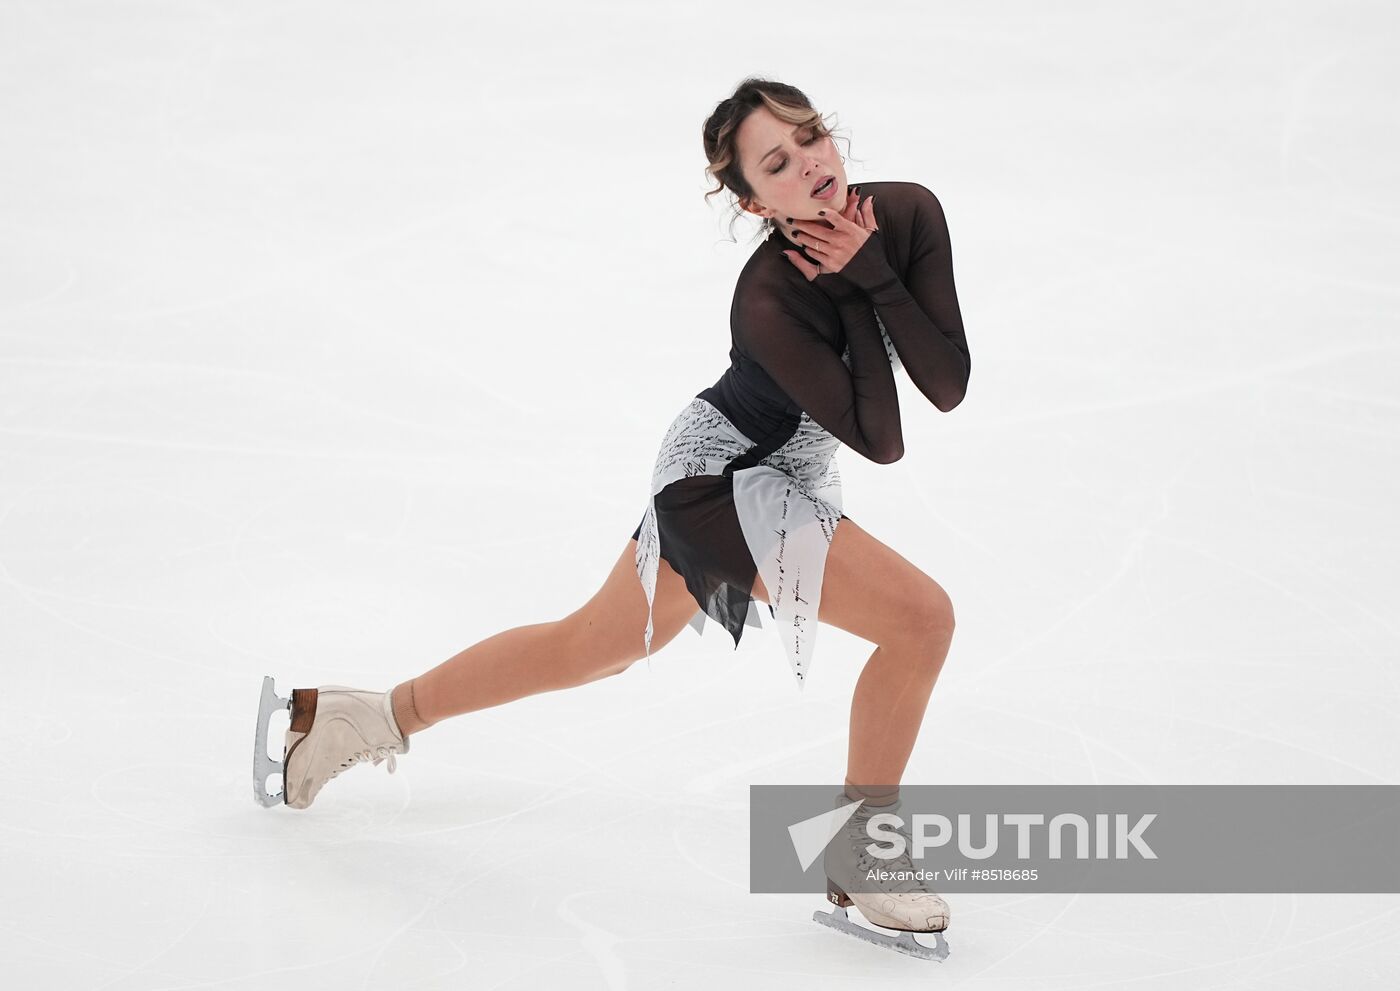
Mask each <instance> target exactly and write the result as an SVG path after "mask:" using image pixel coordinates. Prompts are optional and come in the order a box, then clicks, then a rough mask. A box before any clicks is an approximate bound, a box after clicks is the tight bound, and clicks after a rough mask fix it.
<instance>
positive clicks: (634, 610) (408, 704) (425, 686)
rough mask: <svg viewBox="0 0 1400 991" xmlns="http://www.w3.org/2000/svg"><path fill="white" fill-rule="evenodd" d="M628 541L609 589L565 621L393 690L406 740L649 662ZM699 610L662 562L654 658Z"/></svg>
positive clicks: (507, 635)
mask: <svg viewBox="0 0 1400 991" xmlns="http://www.w3.org/2000/svg"><path fill="white" fill-rule="evenodd" d="M636 549H637V542H636V541H635V540H628V542H627V545H626V547H624V548H623V551H622V553H621V554H620V555H619V556H618V559H617V561H616V563H615V564H614V565H613V568H612V572H611V573H610V574H609V575H608V577H607V580H606V581H605V582H604V584H603V587H602V588H600V589H599V590H598V592H597V593H596V594H595V595H594V596H593V597H592V598H591V599H590V600H589V601H588V602H587V603H586V604H585V605H583V606H582V607H581V608H579V609H578V610H577V611H575V612H573V613H571V614H570V615H569V616H566V617H565V618H564V619H560V620H554V621H552V622H547V623H535V624H532V625H529V626H517V627H515V628H513V629H509V630H505V631H504V632H501V633H497V634H495V635H494V636H491V637H488V638H487V639H485V640H482V641H481V642H480V643H477V644H473V645H472V646H470V647H468V648H466V649H465V650H463V651H461V652H460V653H458V654H456V655H454V656H452V657H450V658H448V659H447V660H445V661H443V662H442V663H441V664H439V665H438V666H437V667H435V668H432V669H431V670H429V671H427V672H425V673H423V674H421V675H419V676H418V677H416V678H412V679H410V680H408V681H405V682H403V683H402V684H400V685H398V686H397V687H395V688H394V695H393V702H394V715H395V717H396V718H397V720H398V722H399V726H400V728H401V729H402V730H403V732H404V733H405V734H411V733H415V732H419V731H421V730H423V729H425V728H426V727H428V726H431V725H433V724H434V723H437V722H441V721H442V720H444V719H447V718H449V717H450V716H456V715H461V714H462V713H465V712H474V711H476V710H477V709H486V708H490V707H491V706H495V705H502V704H504V703H506V702H510V701H513V700H515V699H518V698H523V697H524V696H526V695H535V694H538V693H540V692H552V691H558V690H559V689H563V688H572V687H574V686H576V685H582V684H586V683H588V682H590V681H596V680H598V679H599V678H604V677H607V676H608V675H613V674H620V673H621V672H623V671H625V670H626V669H627V668H628V667H629V666H631V664H632V663H633V662H634V661H636V660H638V659H639V658H641V657H642V656H644V654H645V650H644V646H643V642H642V631H643V630H644V629H645V628H646V620H647V611H646V609H647V603H646V595H645V593H644V591H643V589H642V583H641V581H640V580H639V579H638V577H637V570H636ZM697 608H698V607H697V606H696V604H695V600H694V598H692V597H691V595H690V592H689V591H688V590H687V589H686V587H685V581H684V579H682V578H681V577H680V576H679V575H678V574H676V572H675V571H674V570H673V569H672V568H671V566H670V565H669V564H667V563H666V561H665V560H664V559H663V560H662V561H661V563H660V568H659V569H658V572H657V578H656V596H655V600H654V603H653V613H652V623H653V632H652V644H651V649H652V652H653V653H655V652H656V651H657V650H659V649H660V648H661V647H663V646H665V645H666V644H667V643H669V642H670V641H671V640H672V639H674V638H675V636H676V635H677V634H678V633H679V632H680V631H681V630H682V629H684V627H685V624H686V622H687V621H688V620H689V619H690V618H691V617H692V616H693V615H694V614H695V610H696V609H697Z"/></svg>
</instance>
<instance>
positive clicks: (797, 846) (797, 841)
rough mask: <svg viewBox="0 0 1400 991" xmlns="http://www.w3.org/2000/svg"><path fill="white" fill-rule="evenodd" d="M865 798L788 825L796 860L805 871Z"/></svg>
mask: <svg viewBox="0 0 1400 991" xmlns="http://www.w3.org/2000/svg"><path fill="white" fill-rule="evenodd" d="M864 801H865V799H863V798H862V799H860V800H858V801H855V802H852V803H851V804H849V805H843V806H841V807H840V808H839V809H832V810H831V811H830V812H823V813H821V814H820V815H814V816H812V818H810V819H803V820H802V821H801V822H795V823H793V824H792V825H791V826H789V827H788V838H789V839H791V840H792V848H793V850H794V851H796V853H797V862H798V863H800V864H801V865H802V869H803V870H804V871H805V870H806V869H807V868H808V867H811V866H812V864H813V862H815V861H816V859H817V858H818V857H820V856H821V853H822V851H823V850H825V849H826V845H827V844H828V843H830V842H831V838H832V837H833V836H835V835H836V834H837V833H839V832H841V827H842V826H844V825H846V822H847V821H848V820H849V819H850V818H851V816H853V815H855V814H856V809H858V808H860V805H861V802H864Z"/></svg>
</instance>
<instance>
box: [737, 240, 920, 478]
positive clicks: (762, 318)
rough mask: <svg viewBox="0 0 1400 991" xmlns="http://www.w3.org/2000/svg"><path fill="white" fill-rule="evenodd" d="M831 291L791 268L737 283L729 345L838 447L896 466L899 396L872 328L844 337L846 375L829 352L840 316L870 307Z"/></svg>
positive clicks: (786, 263)
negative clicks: (847, 350)
mask: <svg viewBox="0 0 1400 991" xmlns="http://www.w3.org/2000/svg"><path fill="white" fill-rule="evenodd" d="M773 236H775V237H781V236H782V235H780V234H777V233H776V232H775V233H774V235H773ZM780 261H781V264H782V265H783V266H791V263H790V262H789V261H787V260H786V259H780ZM818 279H819V281H826V280H825V279H822V277H820V276H819V277H818ZM832 288H834V289H836V295H837V296H838V297H840V298H838V299H833V298H832V297H829V296H827V295H826V294H825V293H823V292H821V291H819V290H818V289H816V288H815V287H814V286H813V285H811V284H809V283H807V280H806V278H805V276H802V275H801V273H800V272H798V271H797V269H796V267H792V268H791V273H790V276H789V277H788V278H774V277H773V276H772V274H771V272H770V273H769V274H767V275H760V276H758V277H755V278H750V279H745V278H741V279H740V283H739V286H738V287H737V288H736V289H735V293H734V305H733V307H732V309H731V311H730V323H731V330H732V334H733V340H734V343H735V345H736V346H737V347H738V348H739V349H740V350H741V351H743V352H744V353H745V354H747V355H748V356H749V357H751V358H752V359H753V360H754V361H756V362H757V363H758V364H759V365H760V366H761V367H762V368H763V370H764V371H765V372H767V373H768V376H769V377H770V378H771V379H772V380H773V382H774V383H775V384H776V385H777V386H778V387H779V388H780V389H782V390H783V392H785V393H786V394H787V395H788V396H789V397H790V398H791V399H792V400H793V401H794V402H795V403H796V404H797V405H798V406H799V407H801V409H802V410H804V411H805V412H806V413H807V415H808V416H810V417H811V418H812V419H813V420H815V421H816V422H817V423H818V424H820V425H821V426H822V427H824V428H825V429H826V430H827V431H828V432H829V433H831V435H832V436H834V437H835V438H836V439H837V440H839V441H841V443H843V444H845V445H846V446H847V447H849V448H851V449H852V450H853V451H855V452H857V453H858V454H860V455H862V456H863V457H866V458H869V459H870V460H871V461H876V462H879V463H881V464H885V463H888V462H891V461H897V460H898V459H899V458H900V457H901V456H902V455H903V453H904V440H903V435H902V432H901V428H900V422H899V394H898V393H897V392H896V391H895V384H894V370H893V369H892V368H891V367H890V360H889V356H888V355H887V354H886V353H885V345H884V342H883V341H882V340H881V338H880V331H879V328H878V327H876V326H874V323H873V320H872V322H871V326H870V327H869V328H862V327H859V326H856V327H853V328H851V329H850V330H849V331H848V332H847V334H846V342H847V343H848V344H849V345H850V349H851V365H850V368H849V369H848V368H847V367H846V363H845V362H844V361H842V360H841V354H840V352H839V351H838V350H837V344H838V341H839V337H840V333H841V326H842V316H841V314H842V313H843V312H845V311H846V310H847V308H848V307H851V308H862V307H863V308H865V309H867V310H868V309H869V306H870V304H869V303H868V302H861V301H860V299H859V298H858V297H859V294H858V293H851V292H849V291H843V290H841V289H840V288H839V287H834V286H833V287H832Z"/></svg>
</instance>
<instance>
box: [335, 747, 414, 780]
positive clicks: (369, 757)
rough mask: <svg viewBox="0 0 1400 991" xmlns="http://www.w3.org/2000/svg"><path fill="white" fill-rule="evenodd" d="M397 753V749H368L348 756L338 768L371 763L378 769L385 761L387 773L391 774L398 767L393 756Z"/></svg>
mask: <svg viewBox="0 0 1400 991" xmlns="http://www.w3.org/2000/svg"><path fill="white" fill-rule="evenodd" d="M397 753H398V748H397V747H387V746H381V747H369V748H366V749H364V750H357V751H356V752H355V753H353V754H350V755H349V756H348V757H347V758H346V759H345V762H344V763H342V764H341V765H340V766H341V768H342V769H343V768H347V767H350V766H352V765H354V764H358V763H360V762H361V761H372V762H373V763H374V766H375V767H378V766H379V765H380V764H382V763H384V761H386V760H387V761H388V762H389V773H390V774H393V773H394V771H395V770H396V769H397V768H398V766H399V763H398V761H397V760H395V759H394V755H395V754H397Z"/></svg>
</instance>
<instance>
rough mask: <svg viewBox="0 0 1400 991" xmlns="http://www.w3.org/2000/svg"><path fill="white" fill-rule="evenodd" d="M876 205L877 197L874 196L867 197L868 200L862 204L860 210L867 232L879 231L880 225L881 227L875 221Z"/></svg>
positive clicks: (862, 224) (862, 223)
mask: <svg viewBox="0 0 1400 991" xmlns="http://www.w3.org/2000/svg"><path fill="white" fill-rule="evenodd" d="M874 204H875V197H874V196H870V197H867V198H866V200H865V202H864V203H862V204H861V205H860V209H861V226H862V227H864V228H865V229H866V230H868V231H878V230H879V229H880V225H879V224H878V223H876V221H875V205H874Z"/></svg>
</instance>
